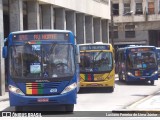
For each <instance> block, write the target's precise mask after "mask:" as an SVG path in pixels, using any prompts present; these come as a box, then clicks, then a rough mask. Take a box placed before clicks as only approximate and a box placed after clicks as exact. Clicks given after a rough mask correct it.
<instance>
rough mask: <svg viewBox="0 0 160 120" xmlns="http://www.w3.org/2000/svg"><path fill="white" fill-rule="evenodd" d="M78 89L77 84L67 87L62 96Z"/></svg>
mask: <svg viewBox="0 0 160 120" xmlns="http://www.w3.org/2000/svg"><path fill="white" fill-rule="evenodd" d="M76 87H77V84H76V83H73V84H71V85H69V86H67V87H66V88H65V89H64V90H63V91H62V92H61V94H64V93H67V92H70V91H72V90H74V89H75V88H76Z"/></svg>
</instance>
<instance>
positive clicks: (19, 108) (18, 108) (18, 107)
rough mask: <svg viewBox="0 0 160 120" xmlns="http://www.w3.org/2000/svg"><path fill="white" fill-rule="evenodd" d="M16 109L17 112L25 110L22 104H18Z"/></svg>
mask: <svg viewBox="0 0 160 120" xmlns="http://www.w3.org/2000/svg"><path fill="white" fill-rule="evenodd" d="M15 111H16V112H22V111H23V107H22V106H16V107H15Z"/></svg>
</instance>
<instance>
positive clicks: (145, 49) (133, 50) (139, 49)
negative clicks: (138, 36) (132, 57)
mask: <svg viewBox="0 0 160 120" xmlns="http://www.w3.org/2000/svg"><path fill="white" fill-rule="evenodd" d="M153 49H154V48H151V47H149V48H132V49H131V52H142V51H152V50H153Z"/></svg>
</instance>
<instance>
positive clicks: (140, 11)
mask: <svg viewBox="0 0 160 120" xmlns="http://www.w3.org/2000/svg"><path fill="white" fill-rule="evenodd" d="M136 14H143V10H142V3H136Z"/></svg>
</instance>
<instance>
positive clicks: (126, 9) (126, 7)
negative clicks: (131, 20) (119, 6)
mask: <svg viewBox="0 0 160 120" xmlns="http://www.w3.org/2000/svg"><path fill="white" fill-rule="evenodd" d="M123 15H131V8H130V3H124V12H123Z"/></svg>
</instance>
